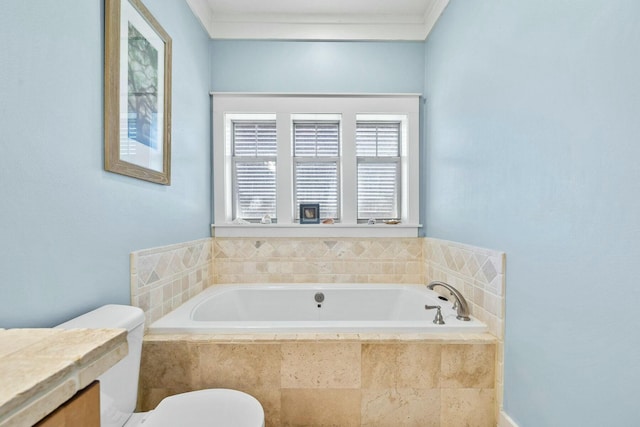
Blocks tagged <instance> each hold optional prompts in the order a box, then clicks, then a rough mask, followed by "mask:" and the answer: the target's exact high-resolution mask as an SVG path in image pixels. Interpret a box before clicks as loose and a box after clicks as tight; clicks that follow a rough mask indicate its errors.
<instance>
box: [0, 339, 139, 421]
mask: <svg viewBox="0 0 640 427" xmlns="http://www.w3.org/2000/svg"><path fill="white" fill-rule="evenodd" d="M127 351H128V347H127V332H126V330H124V329H69V330H65V329H7V330H0V427H8V426H31V425H33V424H35V423H36V422H38V421H39V420H41V419H42V418H44V417H45V416H47V415H48V414H50V413H51V412H53V411H54V410H55V409H56V408H57V407H59V406H60V405H61V404H63V403H64V402H66V401H67V400H69V399H70V398H71V397H73V395H74V394H76V392H78V391H80V390H82V389H83V388H85V387H86V386H88V385H89V384H91V383H92V382H93V381H94V380H95V379H96V378H97V377H98V376H100V375H101V374H103V373H104V372H106V371H107V370H108V369H109V368H111V367H112V366H113V365H115V364H116V363H117V362H119V361H120V360H121V359H123V358H124V357H125V356H126V355H127Z"/></svg>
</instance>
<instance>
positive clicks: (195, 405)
mask: <svg viewBox="0 0 640 427" xmlns="http://www.w3.org/2000/svg"><path fill="white" fill-rule="evenodd" d="M57 328H61V329H82V328H89V329H96V328H122V329H126V330H127V331H128V335H127V342H128V345H129V353H128V355H127V356H126V357H125V358H124V359H122V360H121V361H120V362H118V363H117V364H116V365H114V366H113V367H112V368H111V369H109V370H108V371H107V372H105V373H104V374H102V375H101V376H100V377H99V378H98V380H99V381H100V422H101V424H100V425H101V426H102V427H213V426H215V427H264V410H263V409H262V405H260V402H258V401H257V400H256V399H255V398H254V397H253V396H250V395H248V394H246V393H243V392H241V391H238V390H228V389H207V390H198V391H192V392H188V393H181V394H176V395H174V396H169V397H166V398H165V399H164V400H162V401H161V402H160V403H159V404H158V406H157V407H156V408H155V409H154V410H152V411H149V412H137V413H134V412H133V411H134V409H135V407H136V399H137V394H138V376H139V373H140V355H141V353H142V336H143V335H144V313H143V312H142V310H141V309H139V308H137V307H131V306H127V305H105V306H103V307H100V308H98V309H96V310H94V311H91V312H89V313H86V314H83V315H82V316H79V317H76V318H74V319H71V320H69V321H68V322H65V323H63V324H61V325H58V326H57Z"/></svg>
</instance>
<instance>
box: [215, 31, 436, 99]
mask: <svg viewBox="0 0 640 427" xmlns="http://www.w3.org/2000/svg"><path fill="white" fill-rule="evenodd" d="M423 46H424V45H423V43H421V42H405V43H398V42H295V41H247V40H228V41H221V40H216V41H212V42H211V87H212V89H213V90H214V91H220V92H224V91H227V92H234V91H235V92H241V91H242V92H301V93H316V92H318V93H320V92H322V93H340V92H346V93H401V92H408V93H422V88H423V80H424V47H423Z"/></svg>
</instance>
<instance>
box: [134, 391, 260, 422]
mask: <svg viewBox="0 0 640 427" xmlns="http://www.w3.org/2000/svg"><path fill="white" fill-rule="evenodd" d="M136 415H139V414H134V417H135V416H136ZM145 415H146V416H144V417H143V418H142V419H141V420H140V419H130V420H129V422H127V424H126V427H133V426H140V427H178V426H179V427H263V426H264V410H263V409H262V405H260V402H258V401H257V400H256V399H255V398H254V397H253V396H250V395H248V394H247V393H243V392H241V391H238V390H228V389H223V388H215V389H207V390H199V391H191V392H188V393H181V394H176V395H174V396H169V397H167V398H165V399H164V400H162V402H160V403H159V404H158V406H157V407H156V409H154V410H153V411H151V412H149V413H147V414H145ZM132 418H133V417H132ZM136 418H137V417H136Z"/></svg>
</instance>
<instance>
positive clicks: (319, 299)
mask: <svg viewBox="0 0 640 427" xmlns="http://www.w3.org/2000/svg"><path fill="white" fill-rule="evenodd" d="M313 298H314V299H315V300H316V302H322V301H324V294H323V293H322V292H316V294H315V296H314V297H313Z"/></svg>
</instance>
